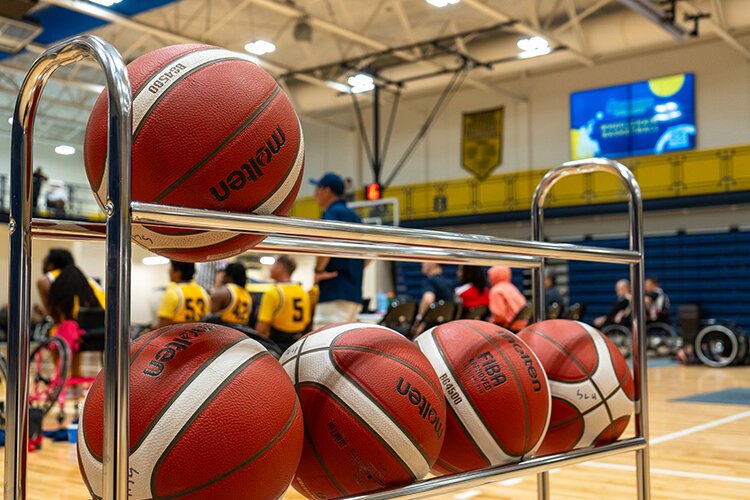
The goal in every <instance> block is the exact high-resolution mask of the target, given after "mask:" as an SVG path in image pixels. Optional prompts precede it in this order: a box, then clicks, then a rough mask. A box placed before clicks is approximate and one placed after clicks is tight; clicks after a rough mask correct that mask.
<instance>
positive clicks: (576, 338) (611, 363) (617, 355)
mask: <svg viewBox="0 0 750 500" xmlns="http://www.w3.org/2000/svg"><path fill="white" fill-rule="evenodd" d="M518 336H519V337H520V338H521V339H523V340H524V341H525V342H526V343H527V344H528V345H529V346H530V347H531V348H532V349H533V350H534V352H535V353H536V355H537V356H538V357H539V360H540V361H541V362H542V365H543V366H544V368H545V370H546V372H547V377H548V378H549V385H550V390H551V392H552V417H551V420H550V425H549V429H548V431H547V435H546V437H545V438H544V441H543V442H542V445H541V446H540V447H539V450H538V452H537V455H549V454H551V453H562V452H566V451H570V450H573V449H576V448H585V447H587V446H592V445H593V446H599V445H603V444H607V443H611V442H613V441H616V440H617V439H618V438H619V437H620V436H621V435H622V433H623V432H624V431H625V428H626V427H627V426H628V422H629V421H630V414H631V413H632V411H633V399H634V397H635V386H634V383H633V376H632V374H631V373H630V368H629V367H628V364H627V361H626V360H625V357H624V356H623V355H622V353H621V352H620V350H619V349H618V348H617V347H616V346H615V345H614V344H613V343H612V341H610V340H609V339H608V338H607V337H606V336H604V335H603V334H602V333H601V332H599V331H598V330H597V329H595V328H594V327H592V326H589V325H587V324H585V323H581V322H578V321H569V320H564V319H553V320H547V321H541V322H539V323H535V324H533V325H529V326H528V327H526V328H524V329H523V330H521V331H520V332H519V334H518Z"/></svg>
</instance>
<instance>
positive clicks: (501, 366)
mask: <svg viewBox="0 0 750 500" xmlns="http://www.w3.org/2000/svg"><path fill="white" fill-rule="evenodd" d="M416 342H417V344H418V345H419V348H420V349H421V350H422V352H423V353H424V354H425V355H426V356H427V359H429V360H430V363H432V366H433V368H435V371H436V372H437V374H438V377H439V379H440V382H441V384H442V386H443V392H444V393H445V400H446V403H447V406H448V417H447V420H446V426H445V443H444V444H443V449H442V450H441V451H440V458H439V459H438V461H437V463H436V464H435V468H434V469H435V471H436V472H438V473H442V474H450V473H454V472H463V471H467V470H472V469H479V468H482V467H488V466H490V465H501V464H507V463H511V462H518V461H520V460H522V459H524V458H529V457H530V456H531V455H532V454H533V453H534V452H535V451H536V449H537V448H538V447H539V445H540V444H541V443H542V439H543V438H544V434H545V432H546V430H547V425H548V423H549V417H550V393H549V386H548V384H547V377H546V376H545V374H544V369H543V368H542V365H541V364H540V363H539V360H538V359H537V357H536V356H535V355H534V353H533V352H532V350H531V349H529V346H527V345H526V344H525V343H524V342H523V341H522V340H521V339H519V338H518V337H517V336H516V335H514V334H513V333H511V332H510V331H508V330H506V329H505V328H502V327H499V326H497V325H493V324H492V323H487V322H485V321H475V320H461V321H451V322H450V323H445V324H442V325H439V326H436V327H435V328H432V329H431V330H428V331H426V332H425V333H423V334H422V335H420V336H419V337H417V340H416Z"/></svg>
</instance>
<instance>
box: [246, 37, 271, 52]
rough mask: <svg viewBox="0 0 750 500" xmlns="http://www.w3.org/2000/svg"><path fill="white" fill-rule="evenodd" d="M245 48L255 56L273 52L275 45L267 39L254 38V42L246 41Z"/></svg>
mask: <svg viewBox="0 0 750 500" xmlns="http://www.w3.org/2000/svg"><path fill="white" fill-rule="evenodd" d="M245 50H246V51H248V52H250V53H251V54H255V55H256V56H263V55H266V54H270V53H271V52H274V51H275V50H276V45H275V44H274V43H272V42H269V41H268V40H255V41H254V42H250V43H246V44H245Z"/></svg>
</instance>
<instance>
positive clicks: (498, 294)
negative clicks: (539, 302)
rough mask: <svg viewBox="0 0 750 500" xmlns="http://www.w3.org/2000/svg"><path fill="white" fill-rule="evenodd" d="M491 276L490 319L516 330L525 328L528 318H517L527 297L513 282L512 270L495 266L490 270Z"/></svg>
mask: <svg viewBox="0 0 750 500" xmlns="http://www.w3.org/2000/svg"><path fill="white" fill-rule="evenodd" d="M488 275H489V278H490V285H492V288H491V289H490V312H491V313H492V317H491V318H490V321H492V322H493V323H495V324H496V325H500V326H502V327H504V328H507V329H509V330H512V331H514V332H517V331H519V330H520V329H522V328H524V327H525V326H526V324H527V321H526V320H516V319H515V318H516V316H517V315H518V313H519V312H520V311H521V309H523V307H524V306H525V305H526V297H524V296H523V294H522V293H521V292H520V291H519V290H518V288H516V286H515V285H514V284H513V283H511V281H510V276H511V271H510V268H509V267H506V266H493V267H491V268H490V270H489V272H488Z"/></svg>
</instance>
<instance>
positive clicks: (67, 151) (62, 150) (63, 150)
mask: <svg viewBox="0 0 750 500" xmlns="http://www.w3.org/2000/svg"><path fill="white" fill-rule="evenodd" d="M75 152H76V148H74V147H73V146H68V145H67V144H60V145H59V146H57V147H56V148H55V153H57V154H59V155H63V156H70V155H72V154H75Z"/></svg>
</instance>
